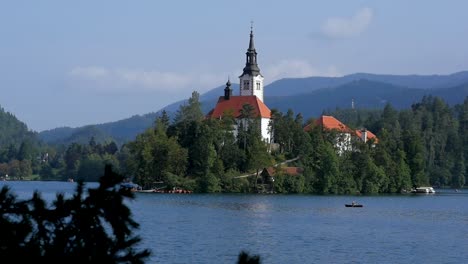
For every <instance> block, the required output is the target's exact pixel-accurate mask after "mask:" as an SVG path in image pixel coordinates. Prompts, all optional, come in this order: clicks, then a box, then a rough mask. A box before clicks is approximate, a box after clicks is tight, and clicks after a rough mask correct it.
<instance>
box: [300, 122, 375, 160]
mask: <svg viewBox="0 0 468 264" xmlns="http://www.w3.org/2000/svg"><path fill="white" fill-rule="evenodd" d="M313 126H319V127H321V128H322V129H324V130H327V131H336V132H337V133H338V136H337V137H336V139H335V147H336V149H337V150H338V153H339V154H342V153H343V152H344V151H348V150H351V149H352V145H351V140H352V139H353V138H355V139H358V140H361V141H362V142H364V143H366V142H368V141H369V140H372V141H373V143H374V144H376V143H378V141H379V140H378V138H377V136H376V135H375V134H374V133H372V132H371V131H369V130H367V129H365V128H362V129H358V130H353V129H351V128H349V127H348V126H346V125H345V124H343V123H342V122H341V121H339V120H338V119H336V118H335V117H333V116H326V115H322V116H321V117H320V118H318V119H317V120H315V123H311V124H308V125H307V126H305V127H304V131H306V132H307V131H310V130H311V129H312V127H313Z"/></svg>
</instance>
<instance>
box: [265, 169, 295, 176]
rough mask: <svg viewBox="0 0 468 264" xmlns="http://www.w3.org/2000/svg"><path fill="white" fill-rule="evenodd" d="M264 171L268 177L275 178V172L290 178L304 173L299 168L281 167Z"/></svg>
mask: <svg viewBox="0 0 468 264" xmlns="http://www.w3.org/2000/svg"><path fill="white" fill-rule="evenodd" d="M265 169H266V171H267V172H268V175H269V176H275V175H276V172H277V171H281V172H282V173H283V174H286V175H290V176H296V175H299V174H301V173H303V172H304V169H303V168H301V167H281V168H279V169H278V168H276V167H268V168H265Z"/></svg>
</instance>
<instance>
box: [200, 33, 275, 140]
mask: <svg viewBox="0 0 468 264" xmlns="http://www.w3.org/2000/svg"><path fill="white" fill-rule="evenodd" d="M239 82H240V87H239V90H240V91H239V95H238V96H233V95H232V90H231V82H230V81H229V80H228V82H227V83H226V88H225V89H224V96H220V97H219V99H218V102H217V104H216V106H215V107H214V109H213V110H211V111H210V112H209V113H208V117H209V118H217V119H221V118H223V117H224V116H225V115H226V114H230V115H232V117H234V119H235V120H236V124H235V126H234V128H233V131H234V135H235V136H237V133H238V128H239V126H240V124H241V122H245V121H246V120H245V119H244V118H243V117H242V115H241V110H242V109H243V108H244V105H246V104H248V105H250V106H251V108H252V118H259V119H260V124H259V125H260V131H261V135H262V138H263V141H265V142H267V143H271V142H272V141H273V135H272V132H271V129H268V128H269V125H270V122H271V110H270V109H269V108H268V106H266V105H265V103H264V102H263V94H264V91H263V76H262V75H261V74H260V68H259V67H258V64H257V51H256V50H255V46H254V39H253V31H252V30H251V31H250V42H249V48H248V49H247V52H246V62H245V67H244V69H243V72H242V74H241V76H239ZM244 125H245V124H244Z"/></svg>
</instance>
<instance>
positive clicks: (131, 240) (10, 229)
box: [0, 166, 150, 263]
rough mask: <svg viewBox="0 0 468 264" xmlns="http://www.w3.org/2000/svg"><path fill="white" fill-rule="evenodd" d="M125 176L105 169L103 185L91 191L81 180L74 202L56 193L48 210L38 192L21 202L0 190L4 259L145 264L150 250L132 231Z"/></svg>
mask: <svg viewBox="0 0 468 264" xmlns="http://www.w3.org/2000/svg"><path fill="white" fill-rule="evenodd" d="M122 180H123V177H122V176H120V175H118V174H116V173H114V172H113V171H112V169H111V167H110V166H106V168H105V172H104V175H103V176H102V177H101V178H100V180H99V186H98V187H97V188H95V189H88V194H87V195H85V194H84V184H83V182H79V184H78V186H77V189H76V191H75V193H74V195H73V197H71V198H65V196H64V194H57V196H56V198H55V200H54V201H53V206H51V207H48V206H47V203H46V201H45V200H44V199H43V198H42V197H41V195H40V193H38V192H35V193H34V195H33V197H32V198H31V199H29V200H24V201H18V200H17V199H16V196H15V195H14V194H13V193H12V192H11V191H10V189H9V188H8V187H6V186H4V187H3V188H2V189H1V191H0V215H1V217H0V233H1V234H2V235H1V236H0V257H1V258H2V260H14V262H16V263H29V262H31V260H34V261H40V262H42V261H45V262H57V261H58V262H63V263H144V262H143V261H144V259H145V258H147V257H148V256H149V255H150V251H149V250H148V249H144V250H141V249H138V250H137V248H136V245H137V244H138V243H139V242H140V238H139V237H138V236H135V235H133V233H132V232H133V230H135V229H137V228H138V227H139V224H138V223H137V222H135V221H134V220H133V219H132V218H131V212H130V210H129V208H128V207H127V206H126V204H125V203H124V199H133V198H134V196H133V193H132V192H131V191H130V190H128V189H126V188H122V187H119V186H120V185H119V184H120V183H121V182H122Z"/></svg>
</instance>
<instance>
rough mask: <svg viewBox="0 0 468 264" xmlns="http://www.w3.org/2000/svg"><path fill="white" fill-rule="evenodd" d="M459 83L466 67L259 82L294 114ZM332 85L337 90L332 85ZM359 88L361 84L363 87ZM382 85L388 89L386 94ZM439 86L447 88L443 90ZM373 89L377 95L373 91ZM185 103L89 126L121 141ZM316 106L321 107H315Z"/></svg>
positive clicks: (215, 94)
mask: <svg viewBox="0 0 468 264" xmlns="http://www.w3.org/2000/svg"><path fill="white" fill-rule="evenodd" d="M464 84H468V71H460V72H456V73H452V74H448V75H440V74H434V75H417V74H413V75H390V74H371V73H354V74H349V75H345V76H342V77H306V78H284V79H280V80H277V81H274V82H272V83H270V84H269V85H267V86H265V102H266V103H267V105H269V107H270V109H273V108H276V109H278V110H280V111H287V108H292V109H293V110H294V112H295V113H299V112H300V113H302V114H303V116H304V117H306V116H310V115H319V114H320V113H321V112H323V110H325V109H330V108H335V107H342V108H343V107H351V100H352V99H354V101H355V104H356V107H383V105H384V104H385V103H387V102H390V103H392V104H393V103H395V104H396V105H395V107H396V108H402V107H409V106H410V105H411V102H412V101H417V99H419V98H420V97H422V96H423V95H429V94H433V95H436V96H439V97H442V98H443V99H445V98H444V96H445V97H447V99H449V101H450V102H448V103H449V104H450V103H451V102H452V104H453V103H456V102H459V99H460V98H462V99H463V98H464V96H466V94H467V93H466V91H465V90H463V91H462V92H461V93H460V92H459V91H458V90H457V89H461V88H463V87H465V86H464ZM360 86H364V87H360ZM224 87H225V86H224V85H221V86H218V87H215V88H213V89H211V90H209V91H207V92H205V93H203V94H201V95H200V102H201V104H202V110H203V112H204V113H207V112H208V111H210V110H211V109H212V108H213V107H214V105H215V104H216V101H217V100H218V98H219V96H222V95H223V94H224ZM231 87H232V89H233V91H234V93H236V91H238V90H239V85H238V84H236V83H233V84H232V85H231ZM372 87H374V89H373V88H372ZM376 87H377V88H376ZM456 87H458V88H456ZM337 88H339V89H338V90H337ZM361 88H363V89H364V88H365V89H364V90H365V91H364V90H362V89H361ZM346 89H354V91H355V92H356V93H354V94H353V93H350V92H347V90H346ZM386 89H387V90H389V91H393V92H390V93H386V92H385V90H386ZM444 89H452V90H445V91H444ZM358 91H359V92H358ZM396 91H398V92H396ZM447 91H450V92H447ZM376 92H378V94H375V93H376ZM363 93H364V94H363ZM373 93H374V95H373V97H372V96H371V94H373ZM345 95H346V96H345ZM318 98H320V99H318ZM398 98H400V99H398ZM307 100H309V101H307ZM457 100H458V101H457ZM391 101H393V102H391ZM185 102H187V100H180V101H176V102H174V103H171V104H168V105H167V106H165V107H164V108H162V109H160V110H158V111H155V112H151V113H147V114H144V115H134V116H132V117H129V118H126V119H121V120H117V121H113V122H107V123H102V124H96V125H93V127H94V128H95V129H99V130H102V132H103V133H105V134H108V135H109V136H111V137H112V138H114V139H116V140H117V141H120V142H121V143H124V142H126V141H128V140H132V139H133V138H134V137H135V136H136V135H137V134H138V133H141V132H143V131H144V130H145V129H147V128H148V127H150V126H151V125H152V124H153V123H154V120H155V119H156V117H157V116H158V115H159V114H160V113H161V112H162V111H166V112H167V113H168V114H169V116H170V117H173V116H174V115H175V113H176V112H177V110H178V109H179V107H180V105H182V104H184V103H185ZM310 102H315V103H314V104H315V105H314V106H313V107H311V103H310ZM291 105H293V107H291ZM318 108H321V111H318V110H317V109H318ZM88 126H89V125H88ZM83 127H86V126H82V127H77V128H69V127H68V128H55V129H52V130H45V131H42V132H40V133H39V136H40V137H41V139H43V140H44V141H46V142H49V143H54V142H64V143H66V142H67V140H66V138H67V137H68V138H73V137H71V136H72V134H73V133H74V132H76V131H78V130H79V129H80V128H83ZM64 136H65V137H64Z"/></svg>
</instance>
